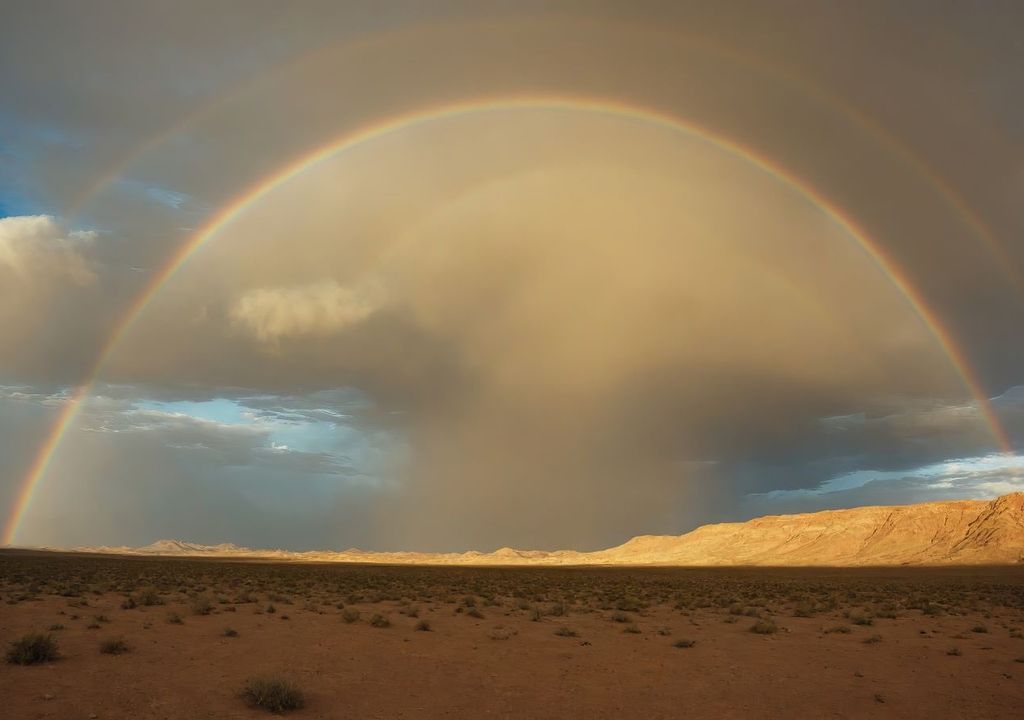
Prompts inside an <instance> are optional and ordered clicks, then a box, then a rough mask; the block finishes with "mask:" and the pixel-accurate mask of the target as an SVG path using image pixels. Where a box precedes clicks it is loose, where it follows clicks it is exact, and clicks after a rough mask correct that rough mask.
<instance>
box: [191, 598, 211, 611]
mask: <svg viewBox="0 0 1024 720" xmlns="http://www.w3.org/2000/svg"><path fill="white" fill-rule="evenodd" d="M192 612H193V613H194V614H196V615H209V614H210V613H212V612H213V600H211V599H210V598H209V597H207V596H206V595H197V596H196V597H194V598H192Z"/></svg>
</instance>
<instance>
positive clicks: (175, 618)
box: [167, 612, 185, 625]
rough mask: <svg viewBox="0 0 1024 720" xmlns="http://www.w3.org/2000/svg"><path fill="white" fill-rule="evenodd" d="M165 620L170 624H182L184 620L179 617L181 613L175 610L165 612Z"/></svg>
mask: <svg viewBox="0 0 1024 720" xmlns="http://www.w3.org/2000/svg"><path fill="white" fill-rule="evenodd" d="M167 622H169V623H170V624H171V625H184V624H185V621H184V620H182V619H181V615H179V614H178V613H176V612H169V613H167Z"/></svg>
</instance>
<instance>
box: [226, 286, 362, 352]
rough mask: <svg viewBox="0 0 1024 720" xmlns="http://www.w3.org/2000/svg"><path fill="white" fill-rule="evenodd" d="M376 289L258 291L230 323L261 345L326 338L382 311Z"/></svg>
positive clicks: (242, 301) (245, 298) (239, 305)
mask: <svg viewBox="0 0 1024 720" xmlns="http://www.w3.org/2000/svg"><path fill="white" fill-rule="evenodd" d="M380 302H381V301H380V292H379V290H378V289H377V288H360V289H353V288H349V287H344V286H342V285H339V284H338V283H336V282H332V281H329V282H321V283H313V284H309V285H293V286H287V287H270V288H257V289H255V290H249V291H248V292H246V293H244V294H243V295H242V296H241V297H239V298H238V300H237V301H236V302H235V304H234V305H233V307H232V308H231V319H232V320H233V321H234V322H235V324H236V325H238V326H241V327H242V328H244V329H245V330H246V331H247V332H249V333H251V334H252V335H253V336H255V337H256V338H257V339H259V340H260V341H261V342H277V341H279V340H281V339H283V338H294V337H303V336H306V337H324V336H328V335H332V334H334V333H337V332H339V331H342V330H345V329H346V328H349V327H351V326H353V325H356V324H358V323H360V322H362V321H363V320H365V319H366V318H368V317H369V316H370V315H372V314H373V312H374V311H376V310H377V308H378V307H380Z"/></svg>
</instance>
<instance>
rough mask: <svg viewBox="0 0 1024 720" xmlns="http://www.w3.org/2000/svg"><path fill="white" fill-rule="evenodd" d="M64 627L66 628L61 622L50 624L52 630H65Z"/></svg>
mask: <svg viewBox="0 0 1024 720" xmlns="http://www.w3.org/2000/svg"><path fill="white" fill-rule="evenodd" d="M63 629H64V626H63V625H61V624H60V623H57V624H55V625H51V626H50V632H54V631H56V630H63Z"/></svg>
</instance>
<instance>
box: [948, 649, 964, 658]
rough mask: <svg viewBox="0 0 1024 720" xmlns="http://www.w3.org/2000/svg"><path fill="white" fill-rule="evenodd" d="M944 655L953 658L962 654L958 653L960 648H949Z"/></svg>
mask: <svg viewBox="0 0 1024 720" xmlns="http://www.w3.org/2000/svg"><path fill="white" fill-rule="evenodd" d="M946 654H947V655H952V656H954V657H960V656H961V655H963V653H962V652H961V651H960V648H958V647H951V648H950V649H949V650H947V651H946Z"/></svg>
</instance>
